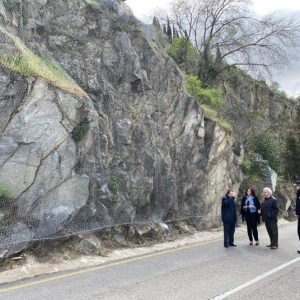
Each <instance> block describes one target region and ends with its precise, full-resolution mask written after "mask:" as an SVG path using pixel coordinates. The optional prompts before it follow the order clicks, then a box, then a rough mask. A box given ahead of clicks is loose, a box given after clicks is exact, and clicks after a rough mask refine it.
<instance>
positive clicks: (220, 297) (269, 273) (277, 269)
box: [211, 257, 300, 300]
mask: <svg viewBox="0 0 300 300" xmlns="http://www.w3.org/2000/svg"><path fill="white" fill-rule="evenodd" d="M299 260H300V257H298V258H295V259H293V260H290V261H288V262H287V263H284V264H282V265H280V266H278V267H276V268H274V269H271V270H270V271H268V272H266V273H263V274H261V275H259V276H257V277H255V278H254V279H252V280H250V281H248V282H246V283H244V284H242V285H239V286H237V287H235V288H234V289H231V290H229V291H227V292H225V293H223V294H221V295H219V296H216V297H215V298H212V299H211V300H221V299H225V298H226V297H228V296H230V295H232V294H234V293H236V292H238V291H240V290H242V289H244V288H246V287H248V286H249V285H251V284H254V283H256V282H257V281H260V280H262V279H264V278H266V277H268V276H270V275H272V274H274V273H276V272H278V271H280V270H282V269H284V268H286V267H288V266H290V265H292V264H294V263H295V262H297V261H299Z"/></svg>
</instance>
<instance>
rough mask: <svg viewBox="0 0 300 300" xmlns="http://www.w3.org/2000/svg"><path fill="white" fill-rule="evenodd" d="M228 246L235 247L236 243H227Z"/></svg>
mask: <svg viewBox="0 0 300 300" xmlns="http://www.w3.org/2000/svg"><path fill="white" fill-rule="evenodd" d="M229 246H230V247H237V245H236V244H229Z"/></svg>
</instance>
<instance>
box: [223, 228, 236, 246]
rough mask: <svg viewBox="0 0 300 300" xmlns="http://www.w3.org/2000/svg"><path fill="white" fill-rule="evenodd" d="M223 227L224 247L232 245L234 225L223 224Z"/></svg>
mask: <svg viewBox="0 0 300 300" xmlns="http://www.w3.org/2000/svg"><path fill="white" fill-rule="evenodd" d="M223 227H224V246H228V245H232V244H233V242H234V238H233V235H234V231H235V224H234V223H233V224H232V223H223Z"/></svg>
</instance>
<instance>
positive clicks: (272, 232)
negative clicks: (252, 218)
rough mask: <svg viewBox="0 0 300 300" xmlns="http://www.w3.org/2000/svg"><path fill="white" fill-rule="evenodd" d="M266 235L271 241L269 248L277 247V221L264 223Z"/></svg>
mask: <svg viewBox="0 0 300 300" xmlns="http://www.w3.org/2000/svg"><path fill="white" fill-rule="evenodd" d="M265 224H266V228H267V232H268V235H269V237H270V240H271V246H278V226H277V221H265Z"/></svg>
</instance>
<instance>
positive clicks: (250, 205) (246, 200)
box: [241, 189, 260, 245]
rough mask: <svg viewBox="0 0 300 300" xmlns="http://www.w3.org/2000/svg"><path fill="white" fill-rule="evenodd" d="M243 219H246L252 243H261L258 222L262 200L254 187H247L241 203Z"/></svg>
mask: <svg viewBox="0 0 300 300" xmlns="http://www.w3.org/2000/svg"><path fill="white" fill-rule="evenodd" d="M241 215H242V220H243V221H244V219H246V222H247V231H248V237H249V240H250V245H253V237H254V240H255V245H259V240H258V231H257V223H258V221H259V215H260V202H259V200H258V198H257V197H256V195H255V192H254V190H253V189H247V190H246V192H245V195H244V197H243V199H242V203H241Z"/></svg>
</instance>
